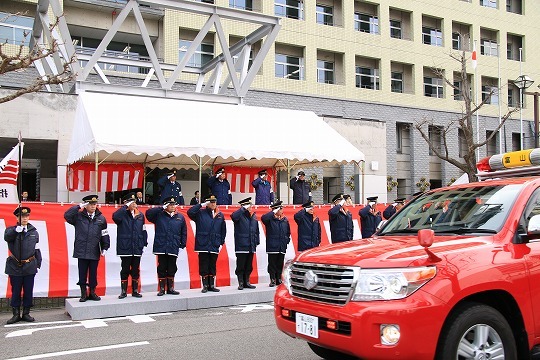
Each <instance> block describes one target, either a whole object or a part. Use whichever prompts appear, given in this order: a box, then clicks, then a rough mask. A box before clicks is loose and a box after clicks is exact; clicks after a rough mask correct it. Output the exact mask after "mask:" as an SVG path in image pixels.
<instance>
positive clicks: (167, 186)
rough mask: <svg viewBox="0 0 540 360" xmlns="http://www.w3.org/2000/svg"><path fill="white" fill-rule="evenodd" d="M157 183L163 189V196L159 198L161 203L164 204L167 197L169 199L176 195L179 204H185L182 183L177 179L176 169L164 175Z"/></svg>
mask: <svg viewBox="0 0 540 360" xmlns="http://www.w3.org/2000/svg"><path fill="white" fill-rule="evenodd" d="M157 183H158V185H159V187H160V189H161V196H160V198H159V203H160V204H163V202H164V201H165V199H169V198H171V197H172V196H174V198H175V199H176V202H177V203H178V204H179V205H184V196H183V195H182V185H180V183H179V182H178V181H176V171H171V172H170V173H168V174H167V175H165V176H163V177H162V178H160V179H159V180H158V181H157Z"/></svg>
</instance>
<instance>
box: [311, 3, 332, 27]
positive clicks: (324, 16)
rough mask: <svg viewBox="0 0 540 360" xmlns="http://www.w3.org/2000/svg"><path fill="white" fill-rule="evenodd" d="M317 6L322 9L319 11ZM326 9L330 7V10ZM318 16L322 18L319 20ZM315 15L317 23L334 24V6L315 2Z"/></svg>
mask: <svg viewBox="0 0 540 360" xmlns="http://www.w3.org/2000/svg"><path fill="white" fill-rule="evenodd" d="M319 8H323V9H322V11H320V10H319ZM328 9H330V11H331V12H326V11H328ZM320 16H322V20H320V18H319V17H320ZM315 17H316V21H317V24H321V25H328V26H334V7H333V6H329V5H324V4H316V5H315ZM328 20H330V21H328Z"/></svg>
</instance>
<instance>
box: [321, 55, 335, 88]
mask: <svg viewBox="0 0 540 360" xmlns="http://www.w3.org/2000/svg"><path fill="white" fill-rule="evenodd" d="M321 64H324V65H328V64H331V65H332V69H329V68H325V67H321ZM335 71H336V67H335V62H333V61H326V60H319V59H317V82H318V83H320V84H335V83H336V77H335V75H336V74H335ZM321 72H322V73H324V74H332V79H331V80H327V77H326V76H325V77H324V81H321V78H320V75H321Z"/></svg>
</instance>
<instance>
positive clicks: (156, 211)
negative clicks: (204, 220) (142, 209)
mask: <svg viewBox="0 0 540 360" xmlns="http://www.w3.org/2000/svg"><path fill="white" fill-rule="evenodd" d="M146 218H147V219H148V221H150V222H152V223H154V224H155V235H154V247H153V249H152V252H153V253H154V254H167V255H174V256H178V252H179V251H180V249H184V248H185V247H186V242H187V227H186V220H185V219H184V215H182V214H178V213H175V214H173V216H171V215H170V214H169V213H168V212H166V211H165V210H163V208H161V207H155V208H152V209H148V210H146Z"/></svg>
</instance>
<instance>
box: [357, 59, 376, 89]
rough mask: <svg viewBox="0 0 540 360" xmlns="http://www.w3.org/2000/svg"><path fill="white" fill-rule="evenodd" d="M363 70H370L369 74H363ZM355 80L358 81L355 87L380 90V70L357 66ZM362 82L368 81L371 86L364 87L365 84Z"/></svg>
mask: <svg viewBox="0 0 540 360" xmlns="http://www.w3.org/2000/svg"><path fill="white" fill-rule="evenodd" d="M359 70H360V71H359ZM362 70H368V71H369V74H367V73H362ZM355 80H356V81H355V86H356V87H357V88H359V89H370V90H380V85H379V83H380V75H379V69H376V68H371V67H367V66H361V65H356V66H355ZM362 80H368V82H369V83H370V85H366V86H364V85H363V83H364V82H363V81H362Z"/></svg>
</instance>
